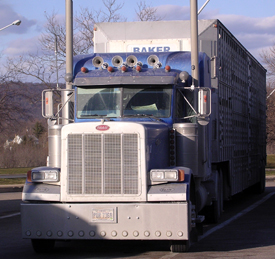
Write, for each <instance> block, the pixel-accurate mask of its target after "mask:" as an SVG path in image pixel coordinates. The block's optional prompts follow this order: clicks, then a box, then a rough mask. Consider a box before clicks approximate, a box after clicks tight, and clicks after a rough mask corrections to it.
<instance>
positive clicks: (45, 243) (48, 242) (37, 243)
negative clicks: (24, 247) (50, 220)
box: [32, 239, 55, 254]
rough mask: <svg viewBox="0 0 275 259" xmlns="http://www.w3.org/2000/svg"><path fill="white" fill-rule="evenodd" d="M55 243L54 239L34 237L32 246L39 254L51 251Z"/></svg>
mask: <svg viewBox="0 0 275 259" xmlns="http://www.w3.org/2000/svg"><path fill="white" fill-rule="evenodd" d="M54 244H55V240H54V239H32V248H33V250H34V251H35V252H36V253H38V254H41V253H49V252H51V251H52V250H53V248H54Z"/></svg>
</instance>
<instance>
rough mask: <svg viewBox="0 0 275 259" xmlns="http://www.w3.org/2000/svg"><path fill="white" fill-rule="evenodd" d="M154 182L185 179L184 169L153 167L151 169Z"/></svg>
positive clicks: (151, 177)
mask: <svg viewBox="0 0 275 259" xmlns="http://www.w3.org/2000/svg"><path fill="white" fill-rule="evenodd" d="M150 179H151V181H152V182H181V181H184V171H183V170H176V169H164V170H160V169H152V170H151V171H150Z"/></svg>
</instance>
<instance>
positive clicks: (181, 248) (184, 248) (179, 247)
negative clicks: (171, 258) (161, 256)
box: [170, 240, 190, 253]
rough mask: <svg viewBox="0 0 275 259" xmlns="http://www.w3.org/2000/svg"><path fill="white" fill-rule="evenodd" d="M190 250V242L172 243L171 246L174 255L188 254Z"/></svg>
mask: <svg viewBox="0 0 275 259" xmlns="http://www.w3.org/2000/svg"><path fill="white" fill-rule="evenodd" d="M189 248H190V241H189V240H183V241H178V240H177V241H172V242H171V245H170V250H171V252H172V253H183V252H188V251H189Z"/></svg>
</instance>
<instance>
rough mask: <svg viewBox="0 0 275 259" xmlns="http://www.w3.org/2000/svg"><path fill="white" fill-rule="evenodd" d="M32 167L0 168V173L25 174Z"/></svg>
mask: <svg viewBox="0 0 275 259" xmlns="http://www.w3.org/2000/svg"><path fill="white" fill-rule="evenodd" d="M31 169H32V168H30V167H27V168H0V175H3V174H9V175H15V174H26V173H27V172H28V171H29V170H31Z"/></svg>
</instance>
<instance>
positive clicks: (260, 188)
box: [251, 166, 265, 194]
mask: <svg viewBox="0 0 275 259" xmlns="http://www.w3.org/2000/svg"><path fill="white" fill-rule="evenodd" d="M260 174H261V175H260V181H259V182H258V183H256V184H255V185H254V186H252V188H251V189H252V192H253V193H255V194H261V193H264V191H265V167H264V166H262V167H261V169H260Z"/></svg>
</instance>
